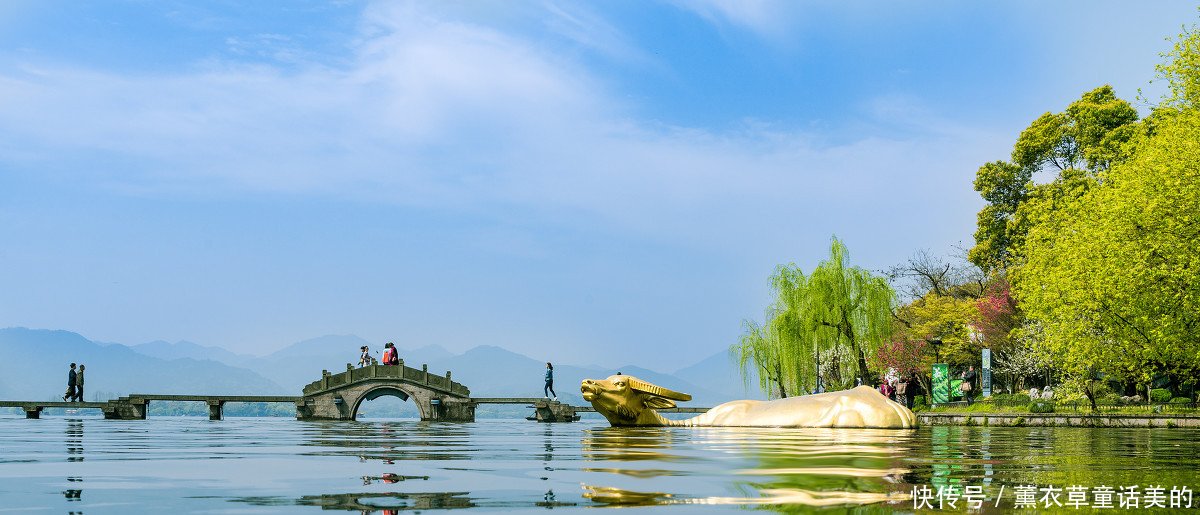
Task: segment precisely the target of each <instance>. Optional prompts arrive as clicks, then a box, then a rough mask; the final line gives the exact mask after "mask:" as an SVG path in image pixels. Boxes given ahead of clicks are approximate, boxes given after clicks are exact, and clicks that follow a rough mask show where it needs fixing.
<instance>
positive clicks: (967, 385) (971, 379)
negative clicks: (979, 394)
mask: <svg viewBox="0 0 1200 515" xmlns="http://www.w3.org/2000/svg"><path fill="white" fill-rule="evenodd" d="M975 376H976V374H975V365H971V366H970V367H969V368H967V371H966V372H963V373H962V393H963V397H966V398H967V405H968V406H970V405H971V401H973V400H974V398H973V395H974V393H975Z"/></svg>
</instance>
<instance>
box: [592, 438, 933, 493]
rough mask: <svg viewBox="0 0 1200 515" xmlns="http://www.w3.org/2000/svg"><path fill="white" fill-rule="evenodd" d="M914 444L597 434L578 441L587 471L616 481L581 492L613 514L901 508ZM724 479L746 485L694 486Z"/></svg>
mask: <svg viewBox="0 0 1200 515" xmlns="http://www.w3.org/2000/svg"><path fill="white" fill-rule="evenodd" d="M915 436H916V432H915V431H913V430H901V431H897V430H885V429H845V430H843V429H829V428H789V429H779V428H764V427H694V428H687V429H686V430H685V429H684V428H673V427H605V428H595V429H591V430H588V431H587V432H586V433H585V435H584V439H583V441H582V442H581V444H582V445H581V447H582V454H583V458H584V459H585V460H586V461H588V462H592V464H591V466H589V467H587V468H584V469H583V470H584V471H585V472H589V473H603V474H610V475H611V476H610V478H609V479H608V480H607V481H605V483H607V484H596V483H594V482H591V483H589V484H584V485H582V486H583V497H584V498H585V499H588V500H590V501H592V502H593V503H597V504H602V505H609V506H652V505H714V506H744V507H762V508H766V509H774V508H777V507H778V508H782V509H784V511H796V507H797V506H803V507H828V506H863V505H872V504H883V505H892V506H895V505H898V504H903V503H905V502H907V501H909V500H910V499H911V498H910V495H909V491H910V488H909V486H908V485H907V484H905V483H904V480H903V478H904V476H905V475H906V474H908V473H909V472H910V470H909V467H908V466H907V464H906V463H905V457H906V456H909V455H912V453H913V452H914V449H913V446H914V438H915ZM727 474H733V475H735V476H738V477H740V479H739V480H736V481H734V482H733V484H732V485H731V486H733V489H732V491H728V492H719V491H704V490H703V489H697V488H695V485H694V482H695V478H697V477H702V476H708V475H727ZM643 485H645V486H648V487H649V488H639V487H641V486H643ZM789 506H790V508H788V507H789ZM884 509H886V508H884ZM800 511H803V510H800Z"/></svg>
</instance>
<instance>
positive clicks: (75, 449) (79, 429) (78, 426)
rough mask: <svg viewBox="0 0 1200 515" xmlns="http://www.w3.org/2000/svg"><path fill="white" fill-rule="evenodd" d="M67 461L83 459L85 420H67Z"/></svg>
mask: <svg viewBox="0 0 1200 515" xmlns="http://www.w3.org/2000/svg"><path fill="white" fill-rule="evenodd" d="M66 442H67V461H71V462H76V461H83V420H80V419H68V420H67V437H66Z"/></svg>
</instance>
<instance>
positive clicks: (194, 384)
mask: <svg viewBox="0 0 1200 515" xmlns="http://www.w3.org/2000/svg"><path fill="white" fill-rule="evenodd" d="M363 345H368V346H370V347H371V350H372V353H373V355H374V356H376V357H377V358H378V357H380V356H381V355H382V350H383V346H382V345H381V344H379V343H371V342H368V341H367V340H364V339H363V338H360V337H358V336H354V335H326V336H321V337H317V338H312V339H308V340H304V341H300V342H296V343H294V344H291V345H288V346H287V347H284V348H283V349H280V350H278V351H276V352H273V353H271V354H269V355H267V356H262V357H254V356H247V355H243V354H237V353H234V352H231V351H229V350H227V349H223V348H220V347H215V346H205V345H199V344H196V343H192V342H187V341H179V342H175V343H169V342H165V341H154V342H149V343H144V344H140V345H134V346H132V347H126V346H124V345H120V344H101V343H97V342H94V341H90V340H88V339H87V338H84V337H83V336H80V335H78V334H75V333H71V332H67V331H45V330H31V329H23V328H10V329H2V330H0V363H5V364H9V365H16V364H21V366H9V367H6V370H5V373H3V374H0V397H8V398H14V397H21V398H29V399H48V398H51V397H52V396H54V395H56V394H57V395H59V396H61V395H62V393H61V391H62V390H63V389H64V388H65V382H66V374H67V368H66V365H67V364H68V363H69V362H71V361H76V362H82V363H86V364H87V365H88V372H87V374H88V375H87V377H88V383H87V385H88V396H89V399H90V398H91V394H92V393H94V392H101V391H103V392H116V393H121V394H125V393H133V392H136V393H209V392H212V393H229V394H285V395H287V394H290V395H295V394H298V393H299V392H300V389H301V388H302V387H303V386H304V385H305V384H308V383H310V382H312V381H316V380H318V379H320V377H321V371H322V370H329V371H330V372H333V373H337V372H340V371H343V370H345V367H346V364H347V363H351V364H357V361H358V353H359V351H358V349H359V347H361V346H363ZM399 352H400V357H401V358H402V359H404V361H405V364H406V365H408V366H411V367H414V368H420V366H421V365H422V364H424V363H427V364H428V365H429V371H430V373H433V374H439V375H441V374H445V373H446V371H447V370H449V371H452V372H453V375H454V380H455V381H457V382H460V383H462V384H465V385H467V386H468V387H470V388H471V394H472V395H473V396H476V397H541V396H542V385H543V377H544V374H545V370H546V363H545V361H542V360H538V359H533V358H531V357H529V356H525V355H522V354H518V353H516V352H512V351H509V350H507V349H504V348H501V347H497V346H494V345H481V346H478V347H475V348H472V349H470V350H468V351H466V352H464V353H462V354H454V353H451V352H450V351H448V350H446V349H445V348H442V347H440V346H438V345H425V346H421V347H417V348H414V349H403V348H400V350H399ZM48 355H49V356H51V359H47V356H48ZM30 357H33V358H32V359H31V358H30ZM617 372H621V373H624V374H626V375H632V376H636V377H639V378H641V379H644V380H646V381H649V382H652V383H654V384H658V385H661V386H663V387H666V388H670V389H672V390H676V391H680V392H684V393H688V394H691V395H692V397H693V400H692V401H690V402H688V403H683V404H684V405H690V406H704V405H708V406H711V405H715V404H719V403H722V402H725V401H729V400H733V399H746V398H749V399H761V398H763V395H762V394H761V393H758V391H757V388H756V387H755V384H756V383H755V382H754V381H752V382H751V383H750V387H749V388H747V387H745V385H743V383H742V380H741V376H740V375H739V374H738V371H737V367H736V365H735V364H734V363H733V362H732V361H731V360H730V359H729V357H728V355H727V354H726V353H725V352H720V353H717V354H714V355H712V356H709V357H707V358H705V359H703V360H701V361H700V362H698V363H696V364H694V365H691V366H688V367H684V368H682V369H679V370H677V371H675V372H674V373H666V372H661V371H656V370H651V369H647V368H644V367H640V366H637V365H626V366H624V367H620V368H617V369H607V368H603V367H599V366H594V365H589V366H575V365H570V364H566V363H558V364H556V366H555V368H554V378H555V382H554V386H555V390H556V393H558V396H559V399H560V400H562V401H564V402H568V403H571V404H577V405H581V404H584V401H583V398H582V397H581V395H580V392H579V383H580V382H581V381H583V380H584V379H596V378H606V377H608V376H610V375H612V374H615V373H617ZM752 379H753V378H752ZM402 404H403V405H404V406H405V408H404V409H408V408H411V406H407V404H408V403H402ZM372 409H373V410H374V411H376V412H380V410H383V411H384V412H391V411H394V409H393V408H385V407H384V405H379V406H378V407H376V408H372ZM522 409H523V408H522ZM481 410H483V411H481V414H483V413H487V412H488V410H493V408H492V407H481Z"/></svg>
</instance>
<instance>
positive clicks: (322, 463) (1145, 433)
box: [0, 416, 1200, 514]
mask: <svg viewBox="0 0 1200 515" xmlns="http://www.w3.org/2000/svg"><path fill="white" fill-rule="evenodd" d="M1198 456H1200V431H1197V430H1193V429H1082V428H983V427H927V428H922V429H918V430H913V431H876V430H817V429H737V428H720V429H716V428H709V429H684V428H677V429H665V428H664V429H659V428H654V429H614V428H609V427H607V424H606V423H604V422H603V421H602V420H599V419H596V420H584V421H583V422H579V423H574V424H538V423H534V422H527V421H525V420H481V421H479V422H478V423H474V424H436V423H423V422H418V421H365V422H350V423H312V422H297V421H295V420H289V419H270V418H229V419H227V420H225V421H221V422H210V421H208V420H206V419H200V418H167V417H151V418H150V419H149V420H146V421H115V420H103V419H100V418H86V417H84V418H64V417H55V416H45V418H43V419H41V420H26V419H24V418H19V417H15V416H3V417H0V512H10V511H11V512H19V513H26V512H39V511H40V512H45V513H71V512H74V513H86V514H102V513H139V512H206V513H304V512H309V513H315V512H319V511H322V510H324V511H327V512H328V511H333V512H337V511H344V512H351V513H356V512H358V513H381V514H387V513H396V512H404V511H428V510H441V509H460V508H467V509H474V510H493V511H509V510H519V511H542V510H545V509H556V510H560V509H582V508H604V507H624V508H632V511H637V512H640V511H655V512H672V513H692V512H695V511H709V512H723V511H737V510H744V509H755V508H757V509H774V510H780V511H796V512H808V511H813V510H817V509H821V510H828V511H831V512H846V511H849V512H858V513H887V512H892V511H912V508H913V501H912V499H911V493H912V491H913V487H914V486H921V485H929V486H930V487H931V488H933V489H936V487H937V486H938V485H951V484H954V485H960V486H967V485H979V486H982V487H983V488H984V491H985V492H986V493H987V494H989V497H994V496H995V494H996V493H997V492H998V491H1000V488H1001V487H1004V488H1006V489H1007V490H1006V491H1004V492H1003V493H1001V495H1000V507H999V509H996V508H995V507H993V506H992V503H993V501H992V500H989V502H988V503H987V504H985V510H984V511H985V512H987V511H1003V510H1004V509H1005V508H1006V507H1011V506H1012V500H1013V498H1012V488H1013V487H1014V486H1015V485H1022V484H1036V485H1041V486H1048V485H1054V486H1059V487H1064V488H1065V487H1067V486H1071V485H1084V486H1088V487H1095V486H1099V485H1110V486H1117V485H1143V487H1144V486H1146V485H1163V486H1164V487H1165V488H1171V486H1173V485H1177V486H1185V485H1186V486H1189V487H1190V488H1191V489H1192V490H1193V491H1194V490H1197V489H1198V488H1200V480H1198V479H1197V477H1198V474H1200V473H1198V471H1200V457H1198ZM1064 500H1065V496H1064ZM1195 503H1196V504H1200V498H1197V499H1196V501H1195ZM960 507H961V506H960ZM628 512H629V511H624V512H622V513H628Z"/></svg>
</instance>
